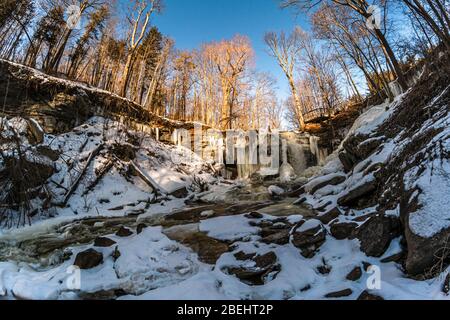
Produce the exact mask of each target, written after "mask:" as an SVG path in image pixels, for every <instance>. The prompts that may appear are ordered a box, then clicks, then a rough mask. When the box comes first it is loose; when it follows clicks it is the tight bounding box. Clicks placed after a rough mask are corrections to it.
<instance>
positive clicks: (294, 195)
mask: <svg viewBox="0 0 450 320" xmlns="http://www.w3.org/2000/svg"><path fill="white" fill-rule="evenodd" d="M304 193H305V187H304V186H301V187H299V188H297V189H294V190H292V191H289V192H286V193H285V194H284V196H286V197H288V198H298V197H300V196H301V195H302V194H304ZM305 201H306V198H305Z"/></svg>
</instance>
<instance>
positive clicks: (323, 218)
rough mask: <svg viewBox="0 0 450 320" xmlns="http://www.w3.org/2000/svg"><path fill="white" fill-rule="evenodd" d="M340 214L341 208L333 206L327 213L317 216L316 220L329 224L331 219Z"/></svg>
mask: <svg viewBox="0 0 450 320" xmlns="http://www.w3.org/2000/svg"><path fill="white" fill-rule="evenodd" d="M340 215H342V212H341V210H339V209H338V208H333V209H331V210H330V211H328V212H327V213H324V214H322V215H320V216H318V217H317V220H319V221H320V222H322V223H323V224H329V223H330V222H331V221H333V220H334V219H336V218H338V217H339V216H340Z"/></svg>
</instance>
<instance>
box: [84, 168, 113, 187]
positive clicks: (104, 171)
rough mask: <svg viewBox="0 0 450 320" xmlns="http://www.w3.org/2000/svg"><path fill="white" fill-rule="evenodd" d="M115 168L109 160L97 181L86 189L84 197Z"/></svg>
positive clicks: (98, 175)
mask: <svg viewBox="0 0 450 320" xmlns="http://www.w3.org/2000/svg"><path fill="white" fill-rule="evenodd" d="M113 166H114V162H113V161H112V160H108V162H107V163H106V164H105V165H104V166H103V168H101V169H100V171H99V173H98V174H97V177H96V178H95V180H94V181H93V182H92V183H91V184H90V185H89V186H88V187H87V188H86V190H85V191H84V193H83V195H87V194H88V193H89V192H91V191H92V190H94V188H95V187H96V186H97V185H98V183H99V182H100V180H101V179H102V178H103V177H104V176H105V174H106V173H107V172H108V171H109V170H111V168H112V167H113Z"/></svg>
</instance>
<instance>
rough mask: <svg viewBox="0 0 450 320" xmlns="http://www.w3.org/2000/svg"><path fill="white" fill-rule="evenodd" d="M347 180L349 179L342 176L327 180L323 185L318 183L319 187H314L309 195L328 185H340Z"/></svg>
mask: <svg viewBox="0 0 450 320" xmlns="http://www.w3.org/2000/svg"><path fill="white" fill-rule="evenodd" d="M346 179H347V177H346V176H343V175H342V176H333V177H332V178H330V179H328V180H325V181H323V182H321V183H318V184H317V185H315V186H314V187H312V188H311V190H310V191H309V193H311V194H314V193H316V192H317V191H318V190H320V189H322V188H324V187H326V186H328V185H331V186H336V185H339V184H341V183H343V182H344V181H345V180H346Z"/></svg>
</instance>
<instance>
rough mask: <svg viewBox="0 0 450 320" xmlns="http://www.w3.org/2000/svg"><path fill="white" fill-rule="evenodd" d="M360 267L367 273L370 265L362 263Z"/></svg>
mask: <svg viewBox="0 0 450 320" xmlns="http://www.w3.org/2000/svg"><path fill="white" fill-rule="evenodd" d="M362 265H363V268H364V271H365V272H367V271H369V268H370V267H371V266H372V264H371V263H369V262H366V261H363V263H362Z"/></svg>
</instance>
